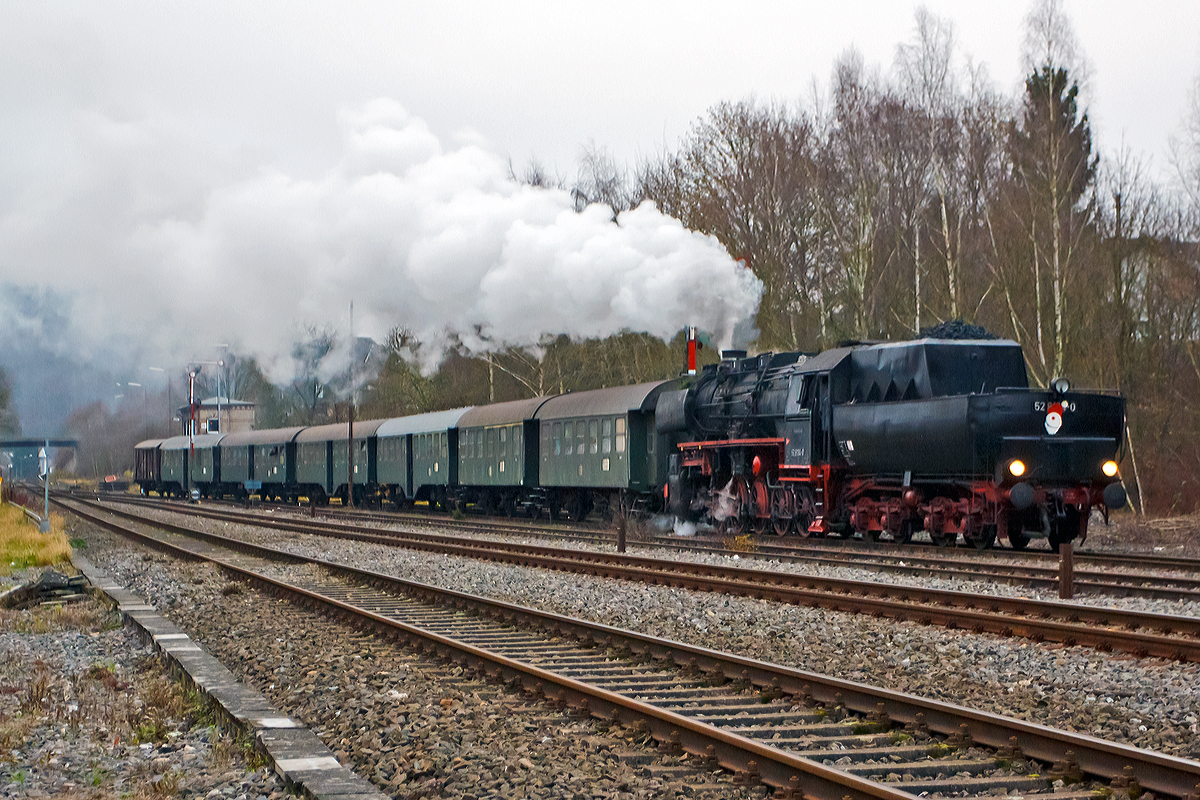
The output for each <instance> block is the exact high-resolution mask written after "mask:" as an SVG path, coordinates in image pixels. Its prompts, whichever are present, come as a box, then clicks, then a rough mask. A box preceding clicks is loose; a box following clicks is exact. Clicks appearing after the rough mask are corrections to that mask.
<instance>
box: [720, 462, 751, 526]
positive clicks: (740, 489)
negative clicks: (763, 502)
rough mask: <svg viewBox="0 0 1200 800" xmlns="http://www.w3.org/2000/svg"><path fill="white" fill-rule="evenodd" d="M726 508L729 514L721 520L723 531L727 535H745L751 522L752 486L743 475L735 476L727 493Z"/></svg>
mask: <svg viewBox="0 0 1200 800" xmlns="http://www.w3.org/2000/svg"><path fill="white" fill-rule="evenodd" d="M725 501H726V503H725V510H726V511H727V512H728V516H726V517H725V518H724V519H722V520H721V533H722V534H724V535H726V536H744V535H745V534H746V531H747V530H748V528H749V527H750V526H749V522H750V514H751V509H750V487H749V486H747V485H746V479H745V478H743V477H742V476H741V475H735V476H733V480H731V481H730V483H729V491H728V492H727V493H725Z"/></svg>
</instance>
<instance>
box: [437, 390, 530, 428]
mask: <svg viewBox="0 0 1200 800" xmlns="http://www.w3.org/2000/svg"><path fill="white" fill-rule="evenodd" d="M549 399H550V398H548V397H534V398H531V399H529V400H510V401H508V402H507V403H493V404H492V405H489V406H475V407H474V408H472V409H471V410H470V411H468V412H467V413H465V414H463V415H462V416H461V417H459V420H458V427H459V428H478V427H482V426H486V425H511V424H513V423H514V422H524V421H525V420H527V419H533V418H534V416H536V415H537V410H538V409H539V408H541V406H542V403H544V402H546V401H547V400H549Z"/></svg>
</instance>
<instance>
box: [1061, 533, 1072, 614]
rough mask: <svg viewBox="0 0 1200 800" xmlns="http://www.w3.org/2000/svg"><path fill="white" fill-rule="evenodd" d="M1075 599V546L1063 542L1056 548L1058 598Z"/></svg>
mask: <svg viewBox="0 0 1200 800" xmlns="http://www.w3.org/2000/svg"><path fill="white" fill-rule="evenodd" d="M1073 597H1075V546H1074V544H1073V543H1072V542H1063V543H1062V544H1060V545H1059V546H1058V598H1059V599H1060V600H1070V599H1072V598H1073Z"/></svg>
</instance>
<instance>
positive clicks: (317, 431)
mask: <svg viewBox="0 0 1200 800" xmlns="http://www.w3.org/2000/svg"><path fill="white" fill-rule="evenodd" d="M385 422H387V420H385V419H364V420H362V421H361V422H359V421H358V420H355V421H354V438H355V439H366V438H369V437H371V436H374V435H375V431H376V430H377V429H378V428H379V426H380V425H382V424H383V423H385ZM347 433H349V428H348V425H347V423H345V422H335V423H334V424H333V425H318V426H316V427H315V428H305V429H304V430H302V431H300V433H298V434H296V441H297V442H329V441H333V442H336V441H337V440H339V439H341V440H342V441H343V442H344V441H346V434H347Z"/></svg>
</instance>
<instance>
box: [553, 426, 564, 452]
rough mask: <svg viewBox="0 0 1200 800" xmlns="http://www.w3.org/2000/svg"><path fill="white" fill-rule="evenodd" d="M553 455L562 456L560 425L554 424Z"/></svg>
mask: <svg viewBox="0 0 1200 800" xmlns="http://www.w3.org/2000/svg"><path fill="white" fill-rule="evenodd" d="M554 455H556V456H561V455H562V423H561V422H556V423H554Z"/></svg>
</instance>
